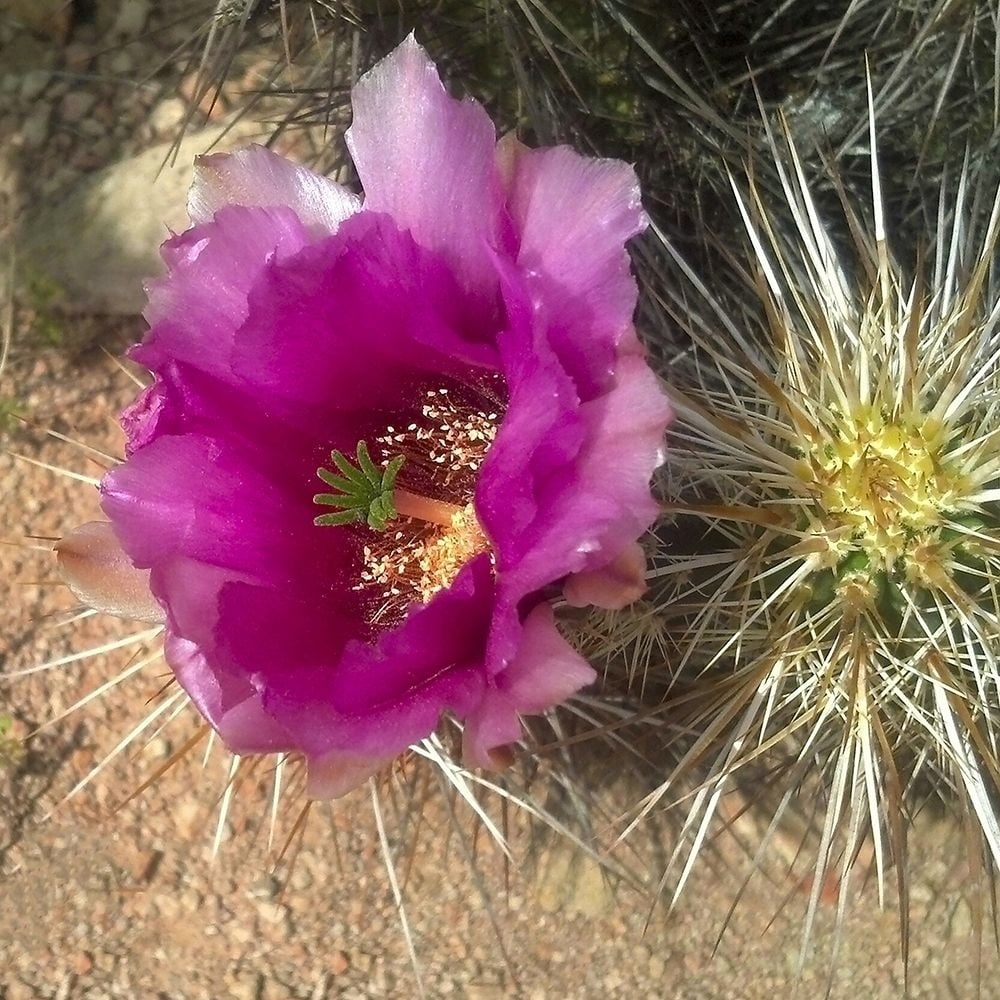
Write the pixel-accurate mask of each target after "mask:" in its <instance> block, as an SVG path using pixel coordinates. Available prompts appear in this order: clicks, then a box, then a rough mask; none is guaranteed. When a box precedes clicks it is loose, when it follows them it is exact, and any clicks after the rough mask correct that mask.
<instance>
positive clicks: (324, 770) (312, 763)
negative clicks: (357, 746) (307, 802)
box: [306, 750, 392, 799]
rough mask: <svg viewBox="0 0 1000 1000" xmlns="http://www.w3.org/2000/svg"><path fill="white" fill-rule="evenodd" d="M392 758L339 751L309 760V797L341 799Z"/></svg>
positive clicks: (307, 776)
mask: <svg viewBox="0 0 1000 1000" xmlns="http://www.w3.org/2000/svg"><path fill="white" fill-rule="evenodd" d="M391 760H392V758H391V757H358V756H355V755H353V754H347V753H341V752H340V751H339V750H335V751H333V753H328V754H326V755H325V756H324V757H318V758H317V757H310V758H308V759H307V761H306V796H307V797H308V798H310V799H339V798H340V797H341V796H344V795H347V793H348V792H353V791H354V789H356V788H360V787H361V786H362V785H363V784H364V783H365V782H366V781H367V780H368V779H369V778H370V777H372V775H374V774H377V773H378V772H379V771H381V770H382V768H383V767H385V766H386V765H387V764H389V763H390V762H391Z"/></svg>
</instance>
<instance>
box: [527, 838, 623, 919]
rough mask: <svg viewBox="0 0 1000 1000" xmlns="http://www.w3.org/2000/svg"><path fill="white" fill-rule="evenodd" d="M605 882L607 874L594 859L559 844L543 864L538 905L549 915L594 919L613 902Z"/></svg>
mask: <svg viewBox="0 0 1000 1000" xmlns="http://www.w3.org/2000/svg"><path fill="white" fill-rule="evenodd" d="M607 880H608V874H607V872H605V871H604V869H602V868H601V866H600V865H599V864H598V863H597V862H596V861H595V860H594V859H593V858H591V857H588V856H587V855H586V854H584V853H583V852H582V851H578V850H574V849H572V848H569V847H566V846H564V845H562V844H559V845H556V846H554V847H553V848H552V850H551V851H550V852H549V854H548V856H547V857H546V858H545V861H544V863H543V867H542V871H541V874H540V876H539V880H538V901H539V903H541V905H542V908H543V909H545V910H546V911H548V912H549V913H575V914H579V915H580V916H584V917H596V916H599V915H600V914H602V913H604V912H605V911H607V910H608V909H610V907H611V905H612V903H613V902H614V896H613V894H612V892H611V889H610V887H609V885H608V881H607Z"/></svg>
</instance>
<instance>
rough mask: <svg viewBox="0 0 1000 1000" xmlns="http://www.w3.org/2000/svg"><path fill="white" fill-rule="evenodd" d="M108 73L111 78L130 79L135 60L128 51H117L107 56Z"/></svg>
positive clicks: (133, 70)
mask: <svg viewBox="0 0 1000 1000" xmlns="http://www.w3.org/2000/svg"><path fill="white" fill-rule="evenodd" d="M108 72H109V73H110V74H111V75H112V76H124V77H131V76H132V74H133V73H134V72H135V59H133V58H132V53H131V52H129V50H128V49H119V50H118V51H117V52H112V53H111V55H110V56H108Z"/></svg>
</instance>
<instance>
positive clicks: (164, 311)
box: [130, 206, 311, 381]
mask: <svg viewBox="0 0 1000 1000" xmlns="http://www.w3.org/2000/svg"><path fill="white" fill-rule="evenodd" d="M310 241H311V240H310V236H309V234H308V233H307V232H306V230H305V229H304V228H303V225H302V222H301V221H300V220H299V217H298V216H297V215H295V213H294V212H293V211H292V210H291V209H289V208H284V207H275V208H240V207H237V206H230V207H227V208H223V209H221V210H220V211H219V213H218V214H217V215H216V216H215V218H214V220H213V221H212V222H207V223H205V224H203V225H200V226H193V227H192V228H191V229H188V230H187V231H186V232H184V233H182V234H181V235H180V236H174V237H171V238H170V239H169V240H167V242H166V243H164V244H163V246H162V247H161V248H160V254H161V256H162V257H163V260H164V263H166V265H167V270H168V276H167V277H166V278H163V279H160V280H157V281H153V282H150V283H149V286H148V288H147V291H148V292H149V305H148V306H147V307H146V311H145V313H144V314H143V315H144V316H145V318H146V321H147V322H148V323H149V325H150V331H149V333H148V334H147V335H146V338H145V339H144V340H143V342H142V343H141V344H140V345H139V346H138V347H135V348H133V349H132V351H131V352H130V356H131V357H132V358H134V359H135V360H136V361H138V362H139V363H140V364H143V365H145V366H146V367H147V368H150V369H152V370H154V371H156V370H158V369H159V368H160V367H161V366H163V365H164V364H165V363H166V362H167V361H174V362H184V363H186V364H191V365H194V366H195V367H197V368H199V369H201V370H202V371H205V372H209V373H210V374H212V375H216V376H217V377H219V378H221V379H223V380H224V381H225V380H231V378H232V373H231V366H230V359H229V354H230V350H231V348H232V343H233V337H234V335H235V332H236V331H237V330H238V329H239V328H240V326H241V325H242V324H243V322H244V320H245V319H246V318H247V296H248V294H249V292H250V289H251V288H252V287H253V286H254V284H255V283H256V281H257V280H258V278H259V277H260V275H261V273H262V272H263V271H264V270H265V268H267V267H268V266H269V265H270V264H271V263H272V262H275V261H281V260H285V259H287V258H289V257H292V256H294V255H295V254H296V253H298V252H299V251H300V250H301V249H302V248H303V247H304V246H307V245H308V244H309V243H310Z"/></svg>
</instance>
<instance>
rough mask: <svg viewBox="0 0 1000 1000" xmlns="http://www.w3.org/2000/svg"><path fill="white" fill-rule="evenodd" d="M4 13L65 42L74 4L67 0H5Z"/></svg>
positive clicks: (32, 28) (55, 39)
mask: <svg viewBox="0 0 1000 1000" xmlns="http://www.w3.org/2000/svg"><path fill="white" fill-rule="evenodd" d="M3 10H4V13H5V14H6V15H7V16H8V17H10V18H12V19H13V20H14V21H19V22H20V23H21V24H23V25H25V26H26V27H28V28H30V29H31V30H32V31H37V32H40V33H41V34H43V35H46V36H47V37H49V38H51V39H52V40H53V41H56V42H64V41H65V40H66V36H67V35H68V34H69V29H70V24H71V22H72V16H73V11H72V5H71V4H68V3H66V0H4V4H3Z"/></svg>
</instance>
